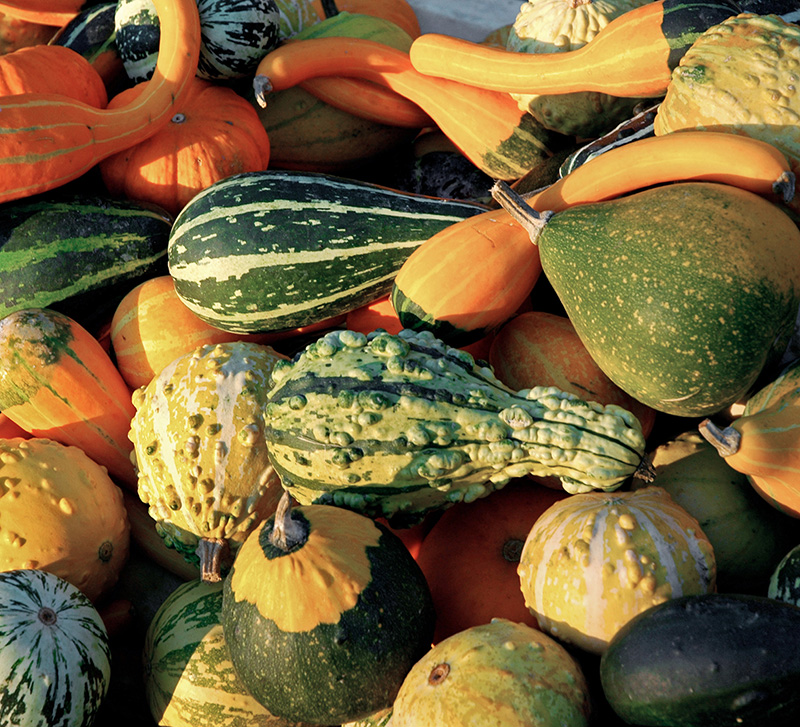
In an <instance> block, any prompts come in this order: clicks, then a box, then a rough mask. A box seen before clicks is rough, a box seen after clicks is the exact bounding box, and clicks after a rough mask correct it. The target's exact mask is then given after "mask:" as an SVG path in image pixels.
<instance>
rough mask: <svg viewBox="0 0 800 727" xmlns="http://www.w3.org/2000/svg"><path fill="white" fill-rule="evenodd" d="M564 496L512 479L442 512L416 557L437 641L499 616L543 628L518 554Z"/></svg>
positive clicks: (563, 493)
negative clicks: (522, 583) (528, 597)
mask: <svg viewBox="0 0 800 727" xmlns="http://www.w3.org/2000/svg"><path fill="white" fill-rule="evenodd" d="M565 497H568V495H567V493H566V492H565V491H564V490H560V491H557V490H551V489H548V488H546V487H542V486H541V485H538V484H535V483H532V482H528V481H525V480H512V481H511V482H510V483H508V484H507V485H506V486H505V487H503V488H502V489H501V490H498V491H496V492H493V493H492V494H491V495H489V496H488V497H485V498H483V499H481V500H476V501H475V502H470V503H465V502H460V503H456V504H455V505H453V506H452V507H451V508H449V509H448V510H445V511H444V512H443V513H442V515H441V517H440V518H439V519H438V520H437V521H436V523H435V524H434V525H433V527H432V528H431V529H430V532H428V534H427V535H426V536H425V539H424V540H423V541H422V545H421V546H420V549H419V554H418V556H417V562H418V563H419V566H420V568H422V572H423V573H424V574H425V578H426V580H427V581H428V585H429V586H430V589H431V595H432V596H433V603H434V606H435V607H436V614H437V619H436V630H435V632H434V642H436V643H438V642H439V641H441V640H442V639H445V638H447V637H448V636H451V635H452V634H454V633H457V632H459V631H462V630H464V629H466V628H470V627H472V626H478V625H480V624H485V623H489V621H491V619H492V618H496V617H500V618H507V619H510V620H512V621H518V622H520V623H525V624H528V625H529V626H533V627H535V628H538V624H537V622H536V618H535V617H534V616H533V615H532V614H531V613H530V611H529V610H528V608H527V607H526V605H525V599H524V598H523V596H522V591H521V590H520V587H519V576H518V575H517V566H518V564H519V556H520V553H521V552H522V546H523V544H524V542H525V538H527V537H528V532H529V531H530V529H531V527H532V526H533V524H534V522H536V520H537V518H538V517H539V516H540V515H541V514H542V513H543V512H544V511H545V510H546V509H547V508H548V507H550V505H552V504H553V503H555V502H558V501H559V500H562V499H563V498H565Z"/></svg>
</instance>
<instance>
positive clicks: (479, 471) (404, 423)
mask: <svg viewBox="0 0 800 727" xmlns="http://www.w3.org/2000/svg"><path fill="white" fill-rule="evenodd" d="M272 379H273V382H274V384H273V388H272V389H271V391H270V392H269V395H268V403H267V406H266V410H265V412H266V413H265V419H266V429H265V436H266V439H267V443H268V450H269V456H270V459H271V461H272V463H273V465H274V466H275V469H276V470H277V472H278V474H279V475H280V477H281V480H282V483H283V486H284V489H286V490H288V492H289V493H290V494H291V495H292V496H293V497H295V498H296V499H297V500H298V501H299V502H300V503H301V504H310V503H322V504H334V505H338V506H343V507H348V508H350V509H353V510H356V511H358V512H361V513H363V514H367V515H370V516H385V517H387V518H391V519H392V521H393V522H401V521H402V520H404V519H410V520H411V521H412V522H413V521H414V520H415V519H419V516H420V515H421V514H423V513H425V512H427V511H431V510H436V509H441V508H443V507H447V506H449V505H452V504H454V503H456V502H460V501H472V500H475V499H476V498H478V497H482V496H484V495H487V494H489V493H490V492H492V491H493V490H495V489H498V488H499V487H502V486H503V485H505V484H506V483H507V482H508V481H509V480H510V479H511V478H513V477H522V476H524V475H528V474H534V475H538V476H550V475H554V476H557V477H559V478H560V479H561V481H562V483H563V486H564V488H565V489H566V490H568V491H569V492H587V491H591V490H594V489H601V490H615V489H617V488H618V487H620V486H621V485H622V483H623V482H624V481H625V480H626V479H627V478H628V477H629V476H631V475H633V474H634V473H637V471H639V470H640V468H641V467H642V463H643V453H644V447H645V440H644V437H643V435H642V429H641V425H640V423H639V421H638V420H637V419H636V418H635V417H634V415H633V414H631V413H630V412H628V411H627V410H625V409H622V408H621V407H618V406H614V405H608V406H603V405H600V404H598V403H595V402H586V401H582V400H580V399H579V398H578V397H576V396H574V395H571V394H567V393H565V392H563V391H561V390H559V389H557V388H555V387H536V388H533V389H530V390H523V391H519V392H514V391H513V390H512V389H510V388H509V387H507V386H505V385H504V384H503V383H501V382H500V381H499V379H497V377H496V376H495V375H494V373H493V372H492V370H491V369H490V368H488V367H482V366H479V365H477V364H476V363H475V361H474V359H473V358H472V356H471V355H470V354H468V353H465V352H463V351H460V350H459V349H454V348H450V347H449V346H447V345H446V344H445V343H444V342H442V341H441V340H439V339H437V338H435V337H434V336H433V334H431V333H430V332H428V331H423V332H414V331H411V330H409V329H405V330H403V331H401V332H400V333H399V334H397V335H390V334H388V333H386V332H385V331H382V330H378V331H373V332H372V333H370V334H368V335H364V334H363V333H357V332H354V331H341V330H339V331H331V332H329V333H327V334H325V335H324V336H322V337H321V338H319V339H317V340H316V341H315V342H313V343H311V344H309V345H308V346H307V347H306V348H305V349H304V350H303V351H302V352H301V353H300V354H299V355H298V356H297V357H296V358H295V360H294V361H292V362H289V361H286V362H279V363H278V364H277V365H276V366H275V369H274V370H273V372H272Z"/></svg>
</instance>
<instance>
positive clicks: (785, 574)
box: [767, 545, 800, 606]
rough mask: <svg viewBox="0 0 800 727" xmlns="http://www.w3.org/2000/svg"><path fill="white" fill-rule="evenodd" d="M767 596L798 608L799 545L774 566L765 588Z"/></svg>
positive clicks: (799, 598)
mask: <svg viewBox="0 0 800 727" xmlns="http://www.w3.org/2000/svg"><path fill="white" fill-rule="evenodd" d="M767 596H769V597H770V598H774V599H776V600H777V601H785V602H786V603H791V604H793V605H795V606H800V545H796V546H795V547H794V548H792V549H791V550H790V551H789V552H788V553H787V554H786V555H785V556H784V557H783V558H782V559H781V561H780V563H778V565H777V566H775V570H774V571H772V575H771V576H770V579H769V585H768V586H767Z"/></svg>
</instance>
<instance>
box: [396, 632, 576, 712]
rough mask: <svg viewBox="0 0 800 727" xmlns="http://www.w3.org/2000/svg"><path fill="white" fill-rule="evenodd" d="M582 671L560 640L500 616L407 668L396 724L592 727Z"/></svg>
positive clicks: (447, 641) (451, 639) (442, 644)
mask: <svg viewBox="0 0 800 727" xmlns="http://www.w3.org/2000/svg"><path fill="white" fill-rule="evenodd" d="M589 714H590V706H589V692H588V688H587V684H586V680H585V678H584V675H583V672H582V671H581V668H580V667H579V666H578V664H577V662H576V661H575V660H574V659H573V657H572V656H571V655H570V654H569V652H568V651H567V650H566V649H565V648H564V647H563V646H561V645H560V644H559V643H558V642H557V641H556V640H555V639H553V638H551V637H550V636H547V635H546V634H544V633H542V632H541V631H538V630H537V629H534V628H532V627H531V626H527V625H525V624H521V623H515V622H513V621H509V620H507V619H501V618H496V619H492V621H491V622H490V623H488V624H483V625H481V626H473V627H472V628H469V629H466V630H464V631H460V632H459V633H457V634H454V635H452V636H450V637H448V638H447V639H445V640H444V641H441V642H439V643H438V644H436V645H435V646H434V647H433V648H432V649H431V650H430V651H429V652H428V653H427V654H426V655H425V656H424V657H423V658H422V659H420V660H419V661H418V662H417V663H416V664H415V665H414V667H413V668H412V669H411V671H409V673H408V675H407V676H406V678H405V680H404V681H403V685H402V686H401V687H400V692H399V693H398V695H397V699H396V700H395V703H394V712H393V715H392V727H464V725H487V726H488V725H502V726H503V727H531V726H532V725H536V727H586V725H588V724H589Z"/></svg>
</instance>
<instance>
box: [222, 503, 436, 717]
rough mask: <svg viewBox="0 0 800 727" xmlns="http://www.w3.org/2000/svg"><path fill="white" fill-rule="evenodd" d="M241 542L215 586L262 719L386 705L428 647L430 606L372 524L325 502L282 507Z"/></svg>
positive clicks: (411, 567) (358, 713) (395, 545)
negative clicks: (218, 585)
mask: <svg viewBox="0 0 800 727" xmlns="http://www.w3.org/2000/svg"><path fill="white" fill-rule="evenodd" d="M288 504H289V496H288V495H286V496H285V497H284V498H283V499H282V501H281V506H280V508H279V510H278V511H277V512H276V514H275V515H274V516H273V517H271V518H269V519H268V520H266V521H265V522H263V523H262V524H261V526H260V527H259V528H258V529H257V530H255V531H254V532H253V533H251V535H249V536H248V538H247V540H245V542H244V543H243V544H242V546H241V548H240V549H239V551H238V553H237V555H236V559H235V561H234V563H233V567H232V568H231V571H230V573H229V574H228V576H227V577H226V579H225V581H224V585H223V606H222V613H221V617H220V618H221V621H222V626H223V632H224V634H225V640H226V642H227V644H228V648H229V651H230V655H231V660H232V662H233V664H234V667H235V669H236V672H237V674H238V675H239V677H240V679H241V680H242V683H243V684H244V685H245V686H246V688H247V689H248V691H249V692H250V694H252V695H253V697H254V698H255V699H256V700H257V701H259V702H260V703H261V704H262V705H264V706H265V707H266V708H267V709H268V710H269V711H270V712H271V713H272V714H275V715H278V716H281V717H284V718H285V719H289V720H295V721H305V722H312V723H316V724H342V723H344V722H349V721H354V720H358V719H363V718H365V717H368V716H369V715H371V714H373V713H375V712H377V711H378V710H381V709H386V708H388V707H390V706H391V705H392V702H393V700H394V698H395V696H396V694H397V690H398V689H399V688H400V684H401V683H402V681H403V679H404V677H405V675H406V673H407V672H408V670H409V669H410V668H411V667H412V666H413V665H414V663H415V662H416V661H417V660H418V659H419V658H420V657H421V656H422V655H423V654H424V653H425V652H426V651H427V650H428V648H429V647H430V644H431V639H432V636H433V627H434V624H435V611H434V607H433V599H432V597H431V594H430V590H429V588H428V584H427V582H426V581H425V577H424V575H423V574H422V571H421V570H420V568H419V566H418V565H417V563H416V561H415V560H414V559H413V557H412V556H411V554H410V553H409V552H408V550H407V549H406V547H405V545H403V542H402V541H401V540H400V538H399V537H397V536H396V535H394V534H393V533H392V532H390V531H389V530H388V529H387V528H385V527H384V526H383V525H382V524H380V523H377V522H375V521H373V520H372V519H370V518H368V517H366V516H364V515H360V514H358V513H355V512H352V511H350V510H346V509H344V508H338V507H335V506H331V505H308V506H303V507H296V508H294V509H289V507H288Z"/></svg>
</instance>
